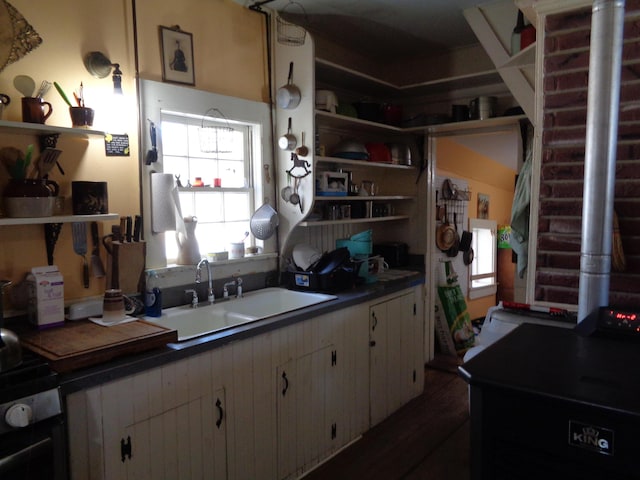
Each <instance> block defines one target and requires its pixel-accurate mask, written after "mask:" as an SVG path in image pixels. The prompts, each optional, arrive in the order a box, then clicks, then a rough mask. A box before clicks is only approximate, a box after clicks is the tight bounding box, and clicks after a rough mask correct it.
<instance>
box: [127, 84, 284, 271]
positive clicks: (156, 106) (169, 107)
mask: <svg viewBox="0 0 640 480" xmlns="http://www.w3.org/2000/svg"><path fill="white" fill-rule="evenodd" d="M140 98H141V108H140V112H141V121H140V124H141V148H140V152H141V186H142V203H143V212H145V222H144V225H145V230H144V231H145V240H146V242H147V268H148V269H158V268H162V267H167V259H166V255H165V251H166V249H165V240H164V238H165V235H164V234H158V233H154V232H153V229H152V225H151V214H150V212H151V211H152V210H151V209H152V205H151V194H150V177H151V173H152V172H162V171H163V170H162V138H161V136H162V131H161V130H159V131H158V132H157V136H158V138H157V147H158V157H159V160H158V162H157V163H154V164H152V165H149V166H145V165H144V156H145V152H147V151H148V150H149V149H150V148H151V145H150V140H149V134H148V132H149V122H150V121H152V122H154V123H155V124H156V126H159V125H160V124H161V111H162V110H165V111H170V112H181V113H185V114H190V115H200V116H203V115H205V114H206V112H207V110H208V109H209V108H212V107H213V108H217V109H219V110H220V111H222V112H224V115H225V117H226V118H227V119H228V120H229V121H234V120H237V121H241V122H243V123H247V124H251V125H252V126H254V127H255V129H254V135H253V138H252V151H253V154H254V159H253V168H252V172H253V173H252V174H253V185H254V202H253V209H254V210H256V209H257V208H259V207H260V205H262V203H263V202H264V201H265V199H267V200H269V201H270V203H271V204H275V201H274V196H275V193H274V192H275V189H274V188H273V181H271V183H267V182H266V181H264V172H265V171H267V170H268V171H273V150H272V135H271V127H270V125H271V110H270V107H269V105H268V104H267V103H262V102H255V101H251V100H246V99H241V98H236V97H228V96H224V95H219V94H215V93H211V92H205V91H201V90H196V89H193V88H187V87H182V86H177V85H172V84H166V83H160V82H155V81H151V80H144V79H141V80H140ZM262 247H263V254H264V255H265V256H268V257H276V258H277V239H276V235H274V236H273V237H272V238H271V239H268V240H265V241H264V242H263V245H262ZM256 260H257V258H256V257H246V258H244V259H239V260H230V262H234V264H237V263H242V262H252V263H253V264H255V261H256ZM271 263H273V262H269V265H271ZM171 268H174V267H171Z"/></svg>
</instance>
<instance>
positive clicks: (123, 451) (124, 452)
mask: <svg viewBox="0 0 640 480" xmlns="http://www.w3.org/2000/svg"><path fill="white" fill-rule="evenodd" d="M127 458H128V459H129V460H131V437H130V436H127V441H126V442H125V441H124V438H121V439H120V459H121V460H122V463H124V461H125V460H126V459H127Z"/></svg>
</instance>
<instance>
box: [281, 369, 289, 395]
mask: <svg viewBox="0 0 640 480" xmlns="http://www.w3.org/2000/svg"><path fill="white" fill-rule="evenodd" d="M282 379H283V380H284V388H283V389H282V396H283V397H284V396H285V395H286V394H287V390H289V379H288V378H287V372H282Z"/></svg>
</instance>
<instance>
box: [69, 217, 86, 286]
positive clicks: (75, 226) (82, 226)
mask: <svg viewBox="0 0 640 480" xmlns="http://www.w3.org/2000/svg"><path fill="white" fill-rule="evenodd" d="M71 231H72V234H73V251H74V252H76V253H77V254H78V255H80V256H81V257H82V282H83V285H84V288H89V264H88V263H87V257H86V256H85V255H86V254H87V225H86V223H84V222H73V223H72V224H71Z"/></svg>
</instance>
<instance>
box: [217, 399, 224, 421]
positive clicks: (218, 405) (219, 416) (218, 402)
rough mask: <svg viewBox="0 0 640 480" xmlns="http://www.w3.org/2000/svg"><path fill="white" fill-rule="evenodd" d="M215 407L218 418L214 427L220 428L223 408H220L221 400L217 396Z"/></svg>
mask: <svg viewBox="0 0 640 480" xmlns="http://www.w3.org/2000/svg"><path fill="white" fill-rule="evenodd" d="M216 408H217V409H218V420H216V427H218V428H220V425H222V419H223V418H224V410H222V402H221V401H220V399H219V398H218V399H217V400H216Z"/></svg>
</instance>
